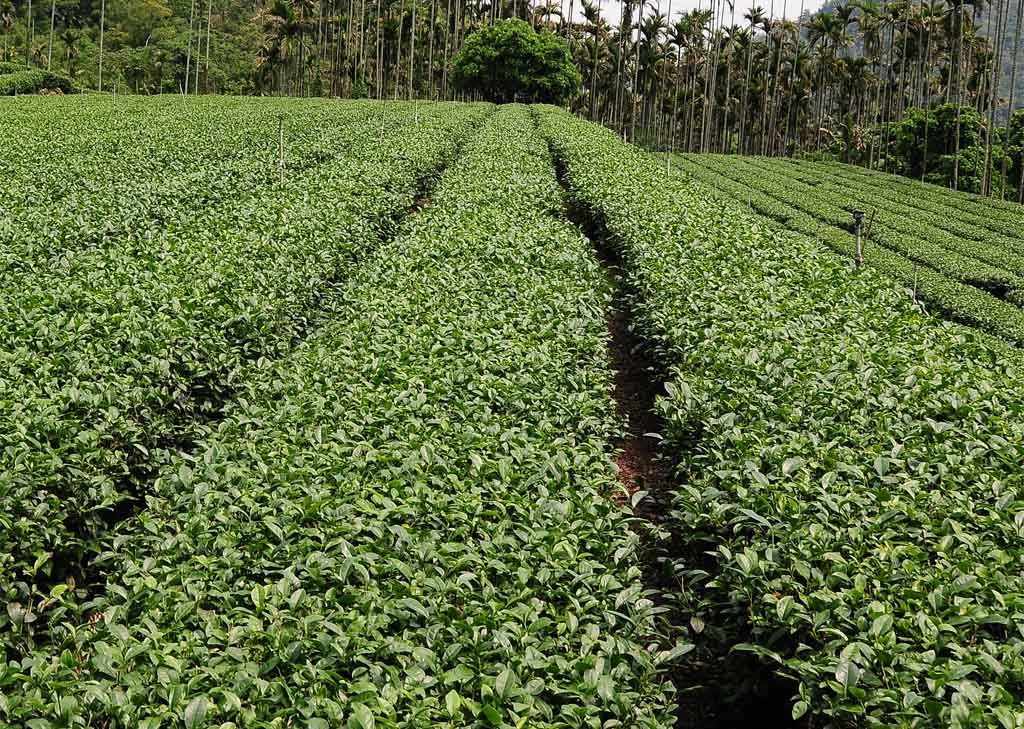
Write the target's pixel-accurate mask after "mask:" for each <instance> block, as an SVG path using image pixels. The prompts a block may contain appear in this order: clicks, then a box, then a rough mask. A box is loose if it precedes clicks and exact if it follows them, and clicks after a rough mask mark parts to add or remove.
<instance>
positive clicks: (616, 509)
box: [0, 95, 1024, 729]
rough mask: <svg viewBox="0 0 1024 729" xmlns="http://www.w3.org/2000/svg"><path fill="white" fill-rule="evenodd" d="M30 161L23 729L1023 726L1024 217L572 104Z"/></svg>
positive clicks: (230, 127) (18, 456)
mask: <svg viewBox="0 0 1024 729" xmlns="http://www.w3.org/2000/svg"><path fill="white" fill-rule="evenodd" d="M0 146H2V148H3V149H4V154H3V155H0V282H2V286H0V309H2V312H0V313H2V316H0V342H2V345H0V358H2V359H0V590H2V602H3V603H4V607H5V609H4V610H2V611H0V644H2V646H3V661H2V663H0V726H5V727H6V726H9V727H30V728H31V729H48V728H53V729H57V728H63V727H68V728H70V727H104V728H106V727H125V728H128V727H132V728H134V727H143V728H145V729H157V728H158V727H165V728H170V727H185V728H187V729H195V728H198V727H211V728H213V727H219V728H221V729H230V728H233V727H253V728H260V729H263V728H270V727H274V728H284V727H309V728H311V729H325V728H327V727H347V728H349V729H373V728H374V727H435V726H440V727H464V726H478V727H552V728H554V727H580V728H583V727H588V728H589V727H595V728H597V727H609V728H611V727H641V728H643V727H649V728H652V729H653V728H654V727H670V726H697V725H700V720H698V719H695V716H696V712H698V711H700V709H699V707H697V706H696V704H697V703H699V702H695V701H694V700H693V699H692V697H693V696H710V695H716V696H720V695H721V694H722V693H726V694H732V693H734V694H735V695H736V696H737V697H739V696H740V695H741V694H743V693H744V692H750V691H753V692H754V695H755V696H760V697H761V699H763V700H764V701H769V699H768V698H765V697H766V696H767V694H765V693H760V694H758V693H757V691H758V689H757V688H756V687H755V688H751V685H752V684H757V683H761V684H764V683H766V682H767V683H770V684H771V685H772V686H774V687H775V688H774V689H773V691H774V693H773V698H771V699H770V700H771V701H775V702H776V703H781V705H782V708H783V710H784V714H785V717H786V721H790V722H792V725H793V726H802V727H861V726H867V727H1003V728H1005V729H1012V728H1014V727H1024V698H1022V697H1024V482H1022V474H1024V384H1022V383H1024V380H1022V371H1021V369H1020V363H1021V361H1022V360H1021V358H1020V356H1019V350H1018V349H1017V348H1016V347H1017V346H1018V345H1020V344H1024V313H1022V312H1021V309H1020V304H1021V303H1024V233H1022V231H1024V225H1022V223H1024V213H1022V212H1021V209H1020V208H1019V206H1015V205H1012V204H1009V203H1006V204H1000V203H997V202H994V201H991V200H982V199H980V198H972V197H970V196H967V195H963V194H955V193H948V192H945V191H941V190H938V189H937V188H932V187H928V186H924V185H920V184H918V183H912V182H910V181H907V180H900V179H895V178H891V177H888V176H884V175H881V174H880V173H872V172H864V171H854V170H851V169H849V168H846V167H842V166H839V165H830V164H824V163H811V162H795V161H786V160H772V161H769V160H758V159H746V160H738V159H733V158H727V157H718V156H701V155H687V156H680V157H677V158H675V159H674V160H673V163H672V164H671V165H669V164H666V162H667V160H662V159H658V158H656V157H654V156H651V155H649V154H647V153H645V152H643V151H641V150H639V149H638V148H635V147H633V146H631V145H628V144H625V143H623V142H621V141H620V140H619V139H617V138H616V136H615V135H614V134H613V133H612V132H610V131H607V130H605V129H602V128H601V127H598V126H596V125H593V124H591V123H588V122H585V121H582V120H579V119H577V118H575V117H572V116H570V115H569V114H567V113H566V112H565V111H564V110H562V109H558V108H555V107H548V106H533V107H531V106H523V105H507V106H493V105H489V104H454V103H425V102H418V103H417V102H383V103H381V102H370V101H346V102H340V101H330V100H296V99H233V98H216V97H197V98H195V99H187V100H183V99H181V98H177V97H175V98H171V97H163V98H141V97H118V98H111V97H104V96H99V95H83V96H69V97H66V98H56V97H19V98H16V99H14V98H12V99H0ZM854 207H859V208H862V209H864V210H865V211H866V212H867V214H868V215H869V216H870V218H871V222H870V225H871V226H872V227H871V228H870V230H869V231H865V233H866V234H865V235H864V249H863V254H864V262H865V265H864V266H863V267H861V268H857V267H855V266H854V265H853V261H852V255H853V254H852V250H853V245H854V242H853V241H854V237H853V235H852V228H851V227H850V224H849V223H848V219H849V217H850V212H851V211H852V210H853V209H854ZM908 289H909V290H908ZM617 315H618V316H624V317H626V318H627V320H628V321H627V329H628V332H629V336H630V337H631V338H632V339H631V341H634V342H635V343H636V350H635V351H634V350H630V351H627V352H625V356H626V357H627V358H628V357H630V356H634V355H635V356H636V357H640V356H643V357H644V358H645V361H646V360H647V359H649V360H650V362H651V363H652V366H651V367H650V368H648V369H644V370H642V371H641V373H642V374H641V375H640V376H642V377H644V378H646V379H648V380H649V382H648V384H650V385H651V386H652V387H653V388H654V389H656V390H657V392H658V393H659V397H658V398H657V401H656V402H655V403H653V405H651V404H647V405H643V406H642V407H653V408H654V410H655V411H656V417H657V422H659V423H660V425H659V428H660V432H658V433H656V434H654V433H652V434H646V435H643V437H647V438H651V439H655V440H657V442H658V443H659V444H660V445H659V446H658V447H657V448H656V449H655V450H656V451H657V452H658V456H657V457H658V459H660V460H661V462H663V463H665V464H668V467H667V472H668V473H670V474H671V478H670V482H671V483H668V484H656V483H643V482H642V479H639V480H638V479H636V478H630V477H629V475H628V473H626V470H625V469H624V467H623V463H624V462H625V461H624V459H623V457H622V456H623V453H624V451H626V452H628V451H629V448H630V446H629V445H628V443H629V435H628V426H629V423H628V422H627V420H628V417H629V413H630V407H631V406H632V407H633V413H634V414H635V412H636V410H635V409H636V407H637V404H636V403H632V404H631V403H629V402H625V401H624V400H625V396H624V392H623V388H622V383H621V375H622V373H621V372H619V373H616V371H615V370H614V368H613V365H612V362H613V361H615V358H614V357H613V356H612V352H611V351H610V350H611V348H613V347H615V346H617V345H616V344H615V339H614V337H613V333H612V332H611V331H610V327H611V326H612V325H611V324H610V322H612V320H613V319H614V318H615V316H617ZM619 354H620V355H621V354H623V353H622V352H620V353H619ZM620 369H621V368H620ZM634 376H635V375H634ZM627 455H628V453H627ZM638 481H639V482H638ZM737 656H739V657H741V660H739V661H737V660H735V658H736V657H737ZM723 666H743V667H744V668H743V670H744V671H745V672H746V673H745V674H744V675H732V676H730V675H726V674H727V673H728V671H724V672H723V671H722V670H721V668H722V667H723ZM712 683H714V684H720V686H719V688H718V690H717V692H707V687H708V684H712ZM723 686H724V688H722V687H723ZM702 692H704V693H702ZM767 710H768V709H767V708H766V709H765V711H767ZM730 711H731V712H732V713H730ZM712 714H716V715H717V719H714V718H709V719H708V720H707V723H706V725H707V726H715V725H723V726H724V725H727V723H728V721H730V719H726V718H723V717H732V718H731V720H732V721H739V720H741V718H743V717H745V718H743V719H742V720H744V721H747V722H748V723H747V724H745V725H749V726H755V725H756V726H760V725H764V724H758V723H756V722H757V712H753V713H751V712H749V711H748V713H747V714H745V715H744V714H742V713H740V710H739V709H736V708H735V707H733V708H732V709H729V708H727V707H723V708H721V709H720V710H719V709H716V710H714V711H710V712H709V716H711V715H712ZM715 721H717V722H718V724H715V723H714V722H715ZM723 722H725V723H723Z"/></svg>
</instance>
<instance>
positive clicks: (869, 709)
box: [542, 109, 1024, 727]
mask: <svg viewBox="0 0 1024 729" xmlns="http://www.w3.org/2000/svg"><path fill="white" fill-rule="evenodd" d="M542 128H543V131H544V133H545V134H546V135H547V136H548V138H549V139H550V140H551V143H552V146H553V147H554V149H555V153H556V156H557V157H558V158H559V159H560V160H561V161H562V162H563V163H564V165H565V169H566V173H567V178H568V181H569V186H570V188H571V190H572V194H573V195H574V197H575V198H576V201H577V202H578V203H579V204H581V205H583V206H585V208H586V209H588V210H589V211H590V213H591V215H593V216H594V217H595V218H596V219H597V221H598V222H600V223H601V224H602V225H603V227H604V229H605V230H606V231H607V234H608V236H609V238H610V240H611V241H612V242H613V243H614V244H615V245H617V246H619V247H620V248H621V251H622V254H623V256H624V260H625V266H626V270H627V275H628V277H629V280H630V283H631V286H632V288H633V290H634V291H635V292H636V297H637V301H636V311H637V312H638V315H639V318H640V326H641V328H642V333H643V334H644V336H645V337H646V338H647V340H648V342H649V343H650V344H651V345H652V346H654V347H655V348H656V351H657V353H658V354H659V356H660V357H661V359H662V361H663V363H664V364H665V365H666V366H668V367H670V368H671V377H670V379H669V382H668V384H667V385H666V389H667V391H668V395H667V396H666V397H665V398H663V399H662V401H661V402H660V404H659V407H660V408H661V411H662V412H663V414H664V416H665V418H666V420H667V423H668V428H669V432H668V433H667V434H666V439H667V443H668V445H669V447H670V448H672V449H673V452H674V453H675V455H677V456H678V457H679V458H680V459H681V466H680V472H679V473H680V478H681V483H680V485H679V490H678V494H677V498H676V501H675V512H674V516H673V519H674V521H675V525H676V527H677V530H676V536H677V537H678V539H680V540H681V543H682V545H683V547H684V549H685V551H687V552H689V553H691V554H702V553H706V554H708V556H709V563H710V564H711V565H712V566H711V567H709V568H708V569H706V570H705V569H701V568H700V567H699V566H698V565H695V564H693V563H691V562H688V561H680V562H679V563H678V564H677V569H678V574H679V578H680V585H681V586H682V589H681V590H680V592H679V594H678V599H679V602H680V605H681V609H683V610H685V611H689V612H690V613H692V614H693V615H694V616H697V617H699V618H701V619H702V620H703V622H704V624H706V626H707V627H706V629H705V634H711V635H721V636H725V637H727V638H728V639H730V640H732V641H734V642H735V641H742V643H738V644H736V645H735V646H734V647H735V649H737V650H750V651H754V652H756V653H758V654H760V655H761V656H762V657H763V658H764V660H766V661H768V662H769V663H770V664H771V665H774V666H775V667H776V670H778V671H779V672H780V673H782V674H784V675H787V676H791V677H792V678H793V679H795V681H796V686H797V691H796V695H795V696H794V701H793V713H794V715H796V716H800V715H803V714H805V713H807V712H811V713H813V714H816V715H818V716H819V717H822V718H827V719H831V720H834V721H838V722H843V723H849V724H854V725H859V726H878V727H882V726H917V727H926V726H927V727H951V726H953V727H957V726H958V727H966V726H972V727H974V726H986V727H987V726H1003V727H1010V726H1019V725H1020V724H1021V721H1022V718H1024V717H1022V716H1021V714H1020V709H1021V706H1020V696H1021V695H1022V688H1024V623H1022V621H1021V615H1024V548H1022V541H1021V540H1022V537H1024V484H1022V481H1021V474H1022V473H1024V425H1022V421H1021V417H1020V415H1021V413H1022V412H1024V391H1022V389H1021V385H1020V372H1019V371H1018V370H1016V369H1014V368H1013V367H1012V366H1007V367H1006V368H1005V369H1004V368H1003V366H1001V365H1000V366H991V365H990V364H982V363H983V362H988V363H991V362H993V361H997V360H998V356H997V355H998V353H993V352H992V351H990V350H989V349H988V348H987V346H986V345H985V343H984V342H983V341H981V340H979V339H977V338H975V337H974V336H973V335H971V334H970V333H968V332H967V330H962V329H961V330H958V329H957V328H955V327H954V326H953V325H950V324H948V323H945V322H941V321H939V320H936V319H932V318H928V317H925V316H922V315H921V314H920V313H919V312H918V311H917V309H916V307H915V306H914V305H913V304H912V302H910V301H909V299H908V297H906V296H905V295H903V294H902V293H901V292H899V291H897V290H896V289H895V288H893V287H892V286H891V283H890V282H888V280H887V279H885V278H883V277H880V276H878V275H876V274H875V273H873V272H872V271H871V270H870V269H867V270H864V271H861V272H857V271H854V270H853V269H851V267H850V265H849V263H848V262H846V261H841V260H839V259H837V258H836V257H835V256H833V255H832V254H831V253H830V252H828V251H827V250H824V249H823V248H821V247H820V246H818V245H816V244H815V243H814V242H813V241H811V240H809V239H807V238H802V237H799V236H793V235H785V234H780V233H777V232H773V231H771V230H767V229H765V228H764V227H763V226H761V225H759V224H758V223H757V221H756V218H753V217H750V216H747V215H746V214H744V213H743V212H740V211H739V209H738V206H735V207H734V206H729V205H723V204H722V202H721V200H720V199H718V198H717V197H716V196H715V195H713V194H712V193H711V192H710V191H709V190H707V189H705V188H704V187H702V186H700V185H697V184H693V183H692V182H688V181H686V180H684V179H683V178H682V177H678V176H671V175H667V174H666V173H665V170H664V168H663V167H661V166H660V165H658V164H657V163H656V162H655V161H654V160H653V159H651V158H650V157H648V156H647V155H645V154H643V153H642V152H640V151H639V150H636V149H634V148H632V147H629V146H627V145H624V144H622V143H621V142H619V141H618V140H617V139H616V138H615V136H614V134H612V133H610V132H608V131H606V130H604V129H600V128H597V127H595V126H592V125H590V124H587V123H585V122H582V121H578V120H576V119H574V118H572V117H570V116H568V115H567V114H565V113H564V112H562V111H560V110H554V109H550V110H547V111H545V112H544V113H543V115H542ZM723 605H731V606H734V607H735V610H724V611H723V610H722V606H723ZM726 615H741V616H746V618H747V619H746V620H745V622H744V623H743V624H732V623H728V622H723V621H727V620H729V618H727V617H723V616H726Z"/></svg>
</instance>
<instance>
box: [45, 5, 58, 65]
mask: <svg viewBox="0 0 1024 729" xmlns="http://www.w3.org/2000/svg"><path fill="white" fill-rule="evenodd" d="M56 20H57V0H50V42H49V43H48V44H47V46H46V70H47V71H49V70H50V64H51V63H53V26H54V24H55V23H56Z"/></svg>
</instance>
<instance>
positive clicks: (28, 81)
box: [0, 68, 78, 96]
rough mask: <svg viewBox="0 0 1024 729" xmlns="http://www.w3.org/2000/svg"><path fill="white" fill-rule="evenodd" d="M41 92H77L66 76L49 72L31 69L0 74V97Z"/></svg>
mask: <svg viewBox="0 0 1024 729" xmlns="http://www.w3.org/2000/svg"><path fill="white" fill-rule="evenodd" d="M43 90H49V91H60V92H61V93H64V94H73V93H76V92H77V91H78V89H77V88H75V84H74V82H73V81H72V80H71V79H69V78H68V77H67V76H61V75H60V74H57V73H51V72H50V71H42V70H40V69H35V68H33V69H29V70H24V69H22V70H20V71H11V72H9V73H0V96H14V95H17V94H35V93H37V92H39V91H43Z"/></svg>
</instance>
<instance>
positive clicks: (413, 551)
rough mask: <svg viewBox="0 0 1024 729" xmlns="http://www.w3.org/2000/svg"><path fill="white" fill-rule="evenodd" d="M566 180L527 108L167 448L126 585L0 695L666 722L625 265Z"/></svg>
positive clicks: (67, 615)
mask: <svg viewBox="0 0 1024 729" xmlns="http://www.w3.org/2000/svg"><path fill="white" fill-rule="evenodd" d="M560 203H561V195H560V188H559V185H558V182H557V180H556V178H555V175H554V169H553V166H552V164H551V160H550V157H549V156H548V154H547V150H546V147H545V145H544V143H543V142H542V141H541V140H540V139H539V138H538V136H537V134H536V129H535V127H534V125H533V124H532V123H531V121H530V119H529V117H528V115H527V112H526V111H525V109H524V108H523V107H504V108H503V109H502V110H501V111H500V112H499V113H498V114H497V115H496V116H495V117H494V118H493V119H492V120H491V121H490V122H488V123H487V124H486V125H484V126H483V128H482V129H481V130H480V132H479V133H478V134H477V135H476V136H475V137H474V138H473V140H472V141H471V143H470V145H469V146H468V148H467V149H466V150H465V152H464V154H463V155H462V156H461V157H460V159H459V161H458V162H457V163H456V164H455V165H454V166H453V167H452V168H451V169H450V171H449V172H447V173H446V174H445V175H444V177H443V178H442V181H441V183H440V185H439V187H438V188H437V190H436V193H435V195H434V197H433V200H432V202H431V204H430V205H429V206H427V207H425V208H424V209H423V210H421V211H420V212H419V213H418V214H417V215H416V216H415V217H413V218H411V219H410V220H409V222H408V223H407V224H406V226H405V227H404V232H403V234H402V235H401V236H400V237H399V238H397V239H395V240H394V241H393V242H392V243H390V244H388V245H385V246H383V247H382V248H381V249H379V250H378V251H377V252H376V253H375V254H374V255H373V256H372V257H370V258H369V259H368V260H367V261H366V262H365V264H364V265H363V266H361V267H360V269H359V271H358V272H357V273H356V274H355V276H354V278H353V279H352V281H351V282H350V285H349V286H348V287H346V289H345V290H344V291H341V292H339V293H338V297H337V301H336V303H335V305H334V306H333V307H332V308H333V310H334V311H335V313H336V317H337V318H336V319H335V321H334V322H333V323H331V324H330V325H328V326H327V327H325V329H324V330H323V331H321V332H320V333H319V334H318V335H317V336H315V337H314V338H312V339H311V340H309V341H308V342H306V343H305V344H304V345H303V346H302V347H300V348H299V349H297V350H296V351H295V352H293V353H292V354H291V355H290V356H288V357H287V358H285V359H283V360H281V361H279V362H276V363H273V364H269V365H267V366H266V367H264V368H261V369H260V370H258V371H256V372H254V373H253V375H252V377H251V378H250V379H249V380H248V383H249V386H248V387H247V389H246V392H245V395H244V397H243V398H242V399H240V400H239V401H238V402H237V405H236V406H235V407H234V408H233V409H232V413H231V415H230V417H229V418H228V419H227V420H226V421H225V423H224V424H223V425H222V427H220V428H219V429H218V431H217V432H216V433H212V434H210V436H209V437H208V438H206V439H204V440H203V442H202V443H201V444H200V445H199V447H198V448H197V449H196V450H195V451H194V452H193V454H191V455H188V456H182V457H178V458H176V459H174V462H172V463H171V464H169V465H168V467H167V468H166V469H164V471H163V472H162V475H161V478H160V479H159V481H158V483H157V485H156V488H155V492H154V495H153V496H152V497H151V498H150V499H149V508H148V509H147V510H146V511H145V512H144V513H143V514H142V515H141V516H140V519H139V520H138V521H137V522H136V523H133V524H126V525H124V527H123V529H122V532H121V534H120V535H119V537H118V538H117V541H116V545H117V549H116V551H114V552H112V553H111V554H110V555H109V556H108V557H107V562H106V569H107V570H108V575H109V582H108V586H107V590H106V592H105V593H104V594H103V595H102V596H100V597H99V598H97V599H96V600H95V601H93V602H91V603H88V604H86V605H83V606H81V610H80V612H77V613H72V612H71V611H70V608H69V607H67V606H64V605H58V606H57V607H56V608H55V609H56V610H59V611H62V614H61V618H62V620H63V621H64V627H62V628H60V629H59V630H56V631H55V636H54V638H55V640H54V643H53V646H52V648H49V649H48V650H45V651H39V652H37V653H35V654H33V655H31V656H29V657H27V658H25V659H24V660H23V661H22V662H21V664H20V665H19V666H8V667H7V668H6V673H4V668H0V686H3V687H4V695H5V701H4V702H2V703H0V717H3V718H4V719H6V720H7V721H8V722H10V723H16V722H17V721H18V720H19V719H21V718H23V717H44V718H47V719H51V720H54V721H57V717H58V716H61V714H62V712H63V716H61V718H60V720H59V721H60V722H61V723H69V724H75V723H76V722H77V723H78V724H81V725H85V726H99V725H102V726H111V727H113V726H117V727H137V726H143V727H152V726H156V725H158V724H159V725H160V726H164V727H166V726H181V725H184V726H200V725H203V726H252V727H257V726H259V727H263V726H302V727H315V728H323V727H341V726H347V727H351V728H353V729H357V728H362V729H366V728H368V727H374V726H378V727H384V726H386V727H427V726H429V727H464V726H480V727H483V726H523V727H525V726H529V727H580V728H581V729H582V728H583V727H594V726H609V727H611V726H630V727H657V726H665V725H667V724H668V714H667V710H666V708H665V703H666V697H665V696H664V695H663V694H664V689H663V688H662V687H661V686H660V685H658V683H657V682H656V677H655V675H654V661H655V660H656V659H657V658H658V657H657V656H652V655H650V654H649V653H648V649H647V648H645V647H644V641H645V640H646V638H647V636H648V635H649V634H650V631H651V628H652V623H653V612H654V607H653V605H652V604H651V602H650V601H649V600H647V599H646V598H645V595H644V593H643V589H642V586H641V584H640V582H639V570H638V567H637V564H636V562H637V558H636V554H635V552H636V547H637V540H636V537H635V536H634V535H632V534H631V532H630V531H629V529H628V526H627V523H626V518H625V515H624V514H623V513H622V512H621V511H620V510H619V509H618V508H617V507H616V506H614V504H613V503H612V502H611V501H610V500H609V499H608V498H607V492H608V491H609V490H611V489H613V488H615V486H616V483H617V481H616V478H615V476H614V472H613V467H612V464H611V462H610V460H609V458H608V456H607V453H606V449H607V447H608V442H609V439H610V438H611V437H612V435H613V434H614V433H615V432H616V430H617V428H618V424H617V422H616V418H615V415H614V408H613V405H612V403H611V400H610V397H609V395H608V389H609V387H610V383H611V373H610V371H609V369H608V364H607V359H606V354H605V339H606V337H607V330H606V324H605V318H604V317H605V308H606V306H607V305H608V303H609V299H610V291H609V286H608V284H607V282H606V281H605V279H604V277H603V274H602V272H601V270H600V268H599V265H598V264H597V262H596V261H595V260H594V258H593V256H592V254H591V251H590V248H589V244H588V242H587V241H586V240H585V239H583V238H582V237H581V236H580V235H579V233H578V232H577V231H576V230H575V229H574V228H573V227H572V226H571V225H570V224H568V223H567V222H566V221H565V220H564V219H563V218H562V217H561V215H560V212H561V211H560ZM89 615H95V616H96V617H95V618H94V619H93V620H87V618H88V616H89ZM661 658H665V656H661ZM197 717H198V719H197ZM223 722H232V723H230V724H223Z"/></svg>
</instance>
